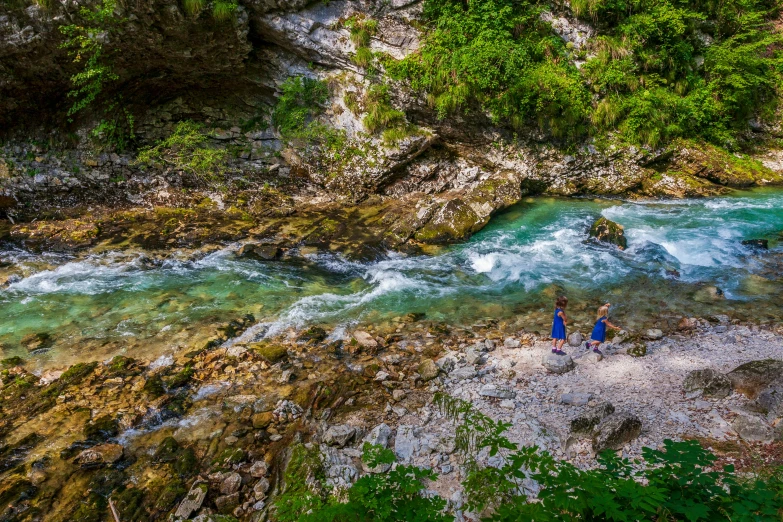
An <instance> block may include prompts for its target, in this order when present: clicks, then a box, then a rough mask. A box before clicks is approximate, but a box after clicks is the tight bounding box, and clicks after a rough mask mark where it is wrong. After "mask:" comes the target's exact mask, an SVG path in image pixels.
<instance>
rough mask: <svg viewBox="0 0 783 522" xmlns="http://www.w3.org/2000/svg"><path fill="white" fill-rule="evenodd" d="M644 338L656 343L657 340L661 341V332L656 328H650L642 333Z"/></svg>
mask: <svg viewBox="0 0 783 522" xmlns="http://www.w3.org/2000/svg"><path fill="white" fill-rule="evenodd" d="M644 337H645V339H649V340H651V341H657V340H658V339H663V331H662V330H660V329H658V328H650V329H649V330H647V331H646V332H644Z"/></svg>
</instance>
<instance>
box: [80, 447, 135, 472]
mask: <svg viewBox="0 0 783 522" xmlns="http://www.w3.org/2000/svg"><path fill="white" fill-rule="evenodd" d="M123 451H124V450H123V447H122V446H121V445H120V444H100V445H98V446H93V447H92V448H87V449H86V450H84V451H82V452H81V453H79V455H77V456H76V459H75V460H74V463H76V464H77V465H78V466H80V467H82V468H95V467H99V466H108V465H111V464H114V463H115V462H117V461H118V460H120V459H121V458H122V454H123Z"/></svg>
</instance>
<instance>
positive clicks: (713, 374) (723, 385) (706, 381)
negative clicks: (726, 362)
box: [682, 368, 732, 399]
mask: <svg viewBox="0 0 783 522" xmlns="http://www.w3.org/2000/svg"><path fill="white" fill-rule="evenodd" d="M682 388H683V390H685V396H686V397H688V398H689V399H693V398H696V397H700V396H701V395H705V396H707V397H715V398H716V399H723V398H724V397H728V396H729V395H731V390H732V389H731V381H730V380H729V378H728V377H726V376H725V375H723V374H722V373H720V372H717V371H715V370H713V369H712V368H705V369H703V370H694V371H692V372H690V373H689V374H688V375H687V376H686V377H685V380H684V381H683V383H682Z"/></svg>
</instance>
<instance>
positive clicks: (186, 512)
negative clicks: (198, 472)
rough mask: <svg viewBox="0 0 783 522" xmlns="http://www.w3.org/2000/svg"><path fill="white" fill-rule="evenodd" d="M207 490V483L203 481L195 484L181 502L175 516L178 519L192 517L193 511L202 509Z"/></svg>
mask: <svg viewBox="0 0 783 522" xmlns="http://www.w3.org/2000/svg"><path fill="white" fill-rule="evenodd" d="M207 491H208V489H207V485H206V484H204V483H203V482H201V483H196V484H193V487H191V488H190V491H189V492H188V494H187V496H186V497H185V498H184V499H182V502H180V504H179V507H178V508H177V511H176V513H174V517H175V518H178V519H188V518H190V516H191V515H192V514H193V513H195V512H196V511H198V510H199V509H201V504H203V503H204V499H205V498H207Z"/></svg>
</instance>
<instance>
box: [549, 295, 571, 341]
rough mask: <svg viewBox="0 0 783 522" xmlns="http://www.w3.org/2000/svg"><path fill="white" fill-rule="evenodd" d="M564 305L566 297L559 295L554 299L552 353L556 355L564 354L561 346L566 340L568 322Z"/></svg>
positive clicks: (566, 302) (566, 301)
mask: <svg viewBox="0 0 783 522" xmlns="http://www.w3.org/2000/svg"><path fill="white" fill-rule="evenodd" d="M566 306H568V298H567V297H566V296H564V295H561V296H560V297H558V298H557V300H556V301H555V317H554V319H553V320H552V353H556V354H558V355H565V352H564V351H563V350H561V348H562V347H563V344H564V343H565V340H566V324H568V318H567V317H566V314H565V309H566Z"/></svg>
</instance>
